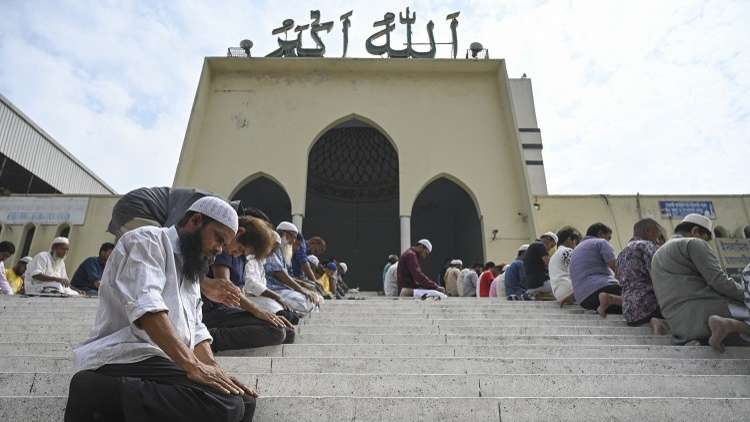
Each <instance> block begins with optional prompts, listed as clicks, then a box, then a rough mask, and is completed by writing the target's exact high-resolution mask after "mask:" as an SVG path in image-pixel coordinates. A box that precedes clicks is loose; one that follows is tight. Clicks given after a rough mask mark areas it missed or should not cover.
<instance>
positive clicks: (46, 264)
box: [24, 237, 79, 296]
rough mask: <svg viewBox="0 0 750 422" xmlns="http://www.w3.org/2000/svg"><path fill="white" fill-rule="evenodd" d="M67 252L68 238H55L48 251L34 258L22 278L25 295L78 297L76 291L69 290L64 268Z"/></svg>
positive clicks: (68, 280)
mask: <svg viewBox="0 0 750 422" xmlns="http://www.w3.org/2000/svg"><path fill="white" fill-rule="evenodd" d="M68 250H70V241H69V240H68V238H66V237H57V238H55V239H54V240H53V241H52V245H51V246H50V250H49V251H43V252H39V253H38V254H36V256H34V259H32V260H31V263H30V264H29V267H28V269H27V270H26V274H25V276H24V284H25V288H26V294H27V295H42V294H55V295H63V296H79V294H78V292H77V291H75V290H73V289H71V288H70V279H69V278H68V271H67V270H66V268H65V256H66V255H67V254H68Z"/></svg>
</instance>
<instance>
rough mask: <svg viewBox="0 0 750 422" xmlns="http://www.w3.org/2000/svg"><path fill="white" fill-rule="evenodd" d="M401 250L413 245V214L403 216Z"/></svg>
mask: <svg viewBox="0 0 750 422" xmlns="http://www.w3.org/2000/svg"><path fill="white" fill-rule="evenodd" d="M400 220H401V252H402V253H403V252H404V251H405V250H407V249H409V247H410V246H411V216H410V215H402V216H401V218H400Z"/></svg>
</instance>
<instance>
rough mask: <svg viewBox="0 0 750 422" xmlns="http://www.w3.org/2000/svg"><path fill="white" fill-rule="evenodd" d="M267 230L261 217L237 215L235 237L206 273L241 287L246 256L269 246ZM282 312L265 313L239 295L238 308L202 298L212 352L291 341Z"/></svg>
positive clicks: (265, 250)
mask: <svg viewBox="0 0 750 422" xmlns="http://www.w3.org/2000/svg"><path fill="white" fill-rule="evenodd" d="M271 233H272V231H271V230H269V229H268V228H267V227H266V226H265V224H264V222H263V221H262V220H259V219H257V218H254V217H240V219H239V228H238V229H237V237H236V238H235V239H234V240H232V242H231V243H230V244H229V245H228V246H227V247H226V248H225V250H224V252H223V253H222V254H221V255H218V256H217V257H216V260H215V261H214V263H213V264H212V265H211V269H210V270H209V272H208V276H209V277H211V278H218V279H222V280H230V281H231V282H232V283H234V284H235V285H236V286H237V287H239V288H240V289H242V288H243V287H245V266H246V265H247V255H250V254H254V253H258V254H260V255H267V254H268V251H269V250H270V249H271V248H272V247H273V243H272V242H273V240H272V239H273V237H272V234H271ZM285 312H287V311H283V310H282V311H280V312H279V313H274V312H269V311H267V310H265V309H262V308H260V307H258V306H256V305H255V304H254V303H253V302H251V301H250V300H249V299H248V298H247V297H246V296H245V295H242V296H241V297H240V305H239V306H238V307H230V306H226V305H223V304H221V303H216V302H214V301H212V300H211V299H208V298H205V297H204V298H203V322H204V323H205V324H206V326H207V327H208V331H209V333H210V334H211V337H212V338H213V342H212V343H211V349H212V350H213V351H214V352H219V351H223V350H237V349H250V348H254V347H263V346H275V345H278V344H282V343H293V342H294V334H295V333H294V326H293V325H292V323H291V322H289V321H288V320H287V319H286V318H285V315H284V313H285ZM288 313H289V314H290V315H292V313H291V312H288Z"/></svg>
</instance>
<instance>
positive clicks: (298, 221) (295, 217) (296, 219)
mask: <svg viewBox="0 0 750 422" xmlns="http://www.w3.org/2000/svg"><path fill="white" fill-rule="evenodd" d="M304 219H305V216H304V215H302V214H292V223H294V225H295V226H297V228H298V229H299V231H302V220H304Z"/></svg>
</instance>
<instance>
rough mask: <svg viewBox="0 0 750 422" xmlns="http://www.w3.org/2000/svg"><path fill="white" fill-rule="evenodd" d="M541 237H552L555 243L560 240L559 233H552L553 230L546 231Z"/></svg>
mask: <svg viewBox="0 0 750 422" xmlns="http://www.w3.org/2000/svg"><path fill="white" fill-rule="evenodd" d="M540 237H549V238H550V239H552V240H554V241H555V243H557V241H558V238H557V235H556V234H555V233H552V232H547V233H544V234H543V235H541V236H540Z"/></svg>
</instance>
